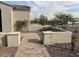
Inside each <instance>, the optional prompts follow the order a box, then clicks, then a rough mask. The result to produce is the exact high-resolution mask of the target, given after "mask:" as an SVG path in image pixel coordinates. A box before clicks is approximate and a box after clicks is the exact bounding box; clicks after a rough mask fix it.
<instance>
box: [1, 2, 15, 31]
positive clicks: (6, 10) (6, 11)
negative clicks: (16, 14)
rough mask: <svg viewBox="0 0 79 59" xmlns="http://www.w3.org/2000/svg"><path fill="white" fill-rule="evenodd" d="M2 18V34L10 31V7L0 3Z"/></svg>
mask: <svg viewBox="0 0 79 59" xmlns="http://www.w3.org/2000/svg"><path fill="white" fill-rule="evenodd" d="M0 9H1V16H2V32H11V31H12V13H13V11H12V7H10V6H6V5H4V4H1V3H0Z"/></svg>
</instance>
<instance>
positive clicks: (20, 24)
mask: <svg viewBox="0 0 79 59" xmlns="http://www.w3.org/2000/svg"><path fill="white" fill-rule="evenodd" d="M25 26H27V21H26V20H18V21H16V23H15V25H14V27H15V30H16V31H22V28H23V27H25Z"/></svg>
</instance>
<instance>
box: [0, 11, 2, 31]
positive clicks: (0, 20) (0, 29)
mask: <svg viewBox="0 0 79 59" xmlns="http://www.w3.org/2000/svg"><path fill="white" fill-rule="evenodd" d="M0 32H2V15H1V10H0Z"/></svg>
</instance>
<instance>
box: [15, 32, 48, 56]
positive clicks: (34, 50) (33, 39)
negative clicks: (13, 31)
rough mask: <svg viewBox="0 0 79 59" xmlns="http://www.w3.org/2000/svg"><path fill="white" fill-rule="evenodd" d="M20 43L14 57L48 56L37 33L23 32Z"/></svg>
mask: <svg viewBox="0 0 79 59" xmlns="http://www.w3.org/2000/svg"><path fill="white" fill-rule="evenodd" d="M22 35H23V39H22V42H21V45H20V47H19V49H18V51H17V53H16V55H15V56H16V57H48V56H49V54H48V52H47V50H46V48H45V46H44V45H42V44H40V38H39V36H38V34H37V33H24V34H22Z"/></svg>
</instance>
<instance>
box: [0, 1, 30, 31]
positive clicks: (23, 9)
mask: <svg viewBox="0 0 79 59" xmlns="http://www.w3.org/2000/svg"><path fill="white" fill-rule="evenodd" d="M0 10H1V16H2V32H13V31H15V28H14V24H15V22H16V21H17V20H28V24H29V23H30V8H29V7H28V6H10V5H7V4H5V3H2V2H0Z"/></svg>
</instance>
